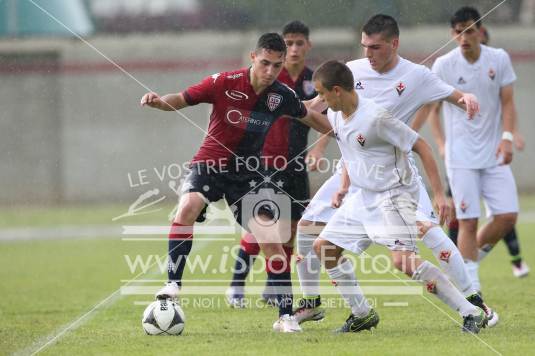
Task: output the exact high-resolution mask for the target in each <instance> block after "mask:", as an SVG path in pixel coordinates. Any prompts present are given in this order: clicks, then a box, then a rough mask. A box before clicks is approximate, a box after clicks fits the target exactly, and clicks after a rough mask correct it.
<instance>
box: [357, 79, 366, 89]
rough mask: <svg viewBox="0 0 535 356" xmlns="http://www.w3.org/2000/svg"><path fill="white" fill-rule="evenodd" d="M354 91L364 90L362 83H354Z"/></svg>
mask: <svg viewBox="0 0 535 356" xmlns="http://www.w3.org/2000/svg"><path fill="white" fill-rule="evenodd" d="M355 89H357V90H362V89H364V87H363V86H362V82H361V81H360V80H359V81H358V82H356V83H355Z"/></svg>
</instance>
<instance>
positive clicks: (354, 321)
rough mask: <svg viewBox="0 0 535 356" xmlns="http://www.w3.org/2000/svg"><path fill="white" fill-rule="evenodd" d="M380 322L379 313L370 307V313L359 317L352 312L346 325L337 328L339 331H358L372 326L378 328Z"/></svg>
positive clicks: (369, 328)
mask: <svg viewBox="0 0 535 356" xmlns="http://www.w3.org/2000/svg"><path fill="white" fill-rule="evenodd" d="M377 324H379V315H378V314H377V313H376V312H375V310H374V309H370V312H369V313H368V315H366V316H364V317H362V318H359V317H357V316H355V315H353V314H350V315H349V317H348V318H347V320H346V322H345V324H344V325H342V327H341V328H339V329H336V330H335V332H337V333H349V332H353V333H357V332H359V331H362V330H371V329H372V328H377Z"/></svg>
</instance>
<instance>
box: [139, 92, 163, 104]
mask: <svg viewBox="0 0 535 356" xmlns="http://www.w3.org/2000/svg"><path fill="white" fill-rule="evenodd" d="M162 103H163V101H162V100H161V99H160V96H159V95H158V94H156V93H153V92H150V93H147V94H145V95H143V96H142V97H141V101H140V104H141V106H145V105H147V106H150V107H151V108H159V107H160V106H161V105H162Z"/></svg>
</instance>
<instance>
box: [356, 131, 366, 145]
mask: <svg viewBox="0 0 535 356" xmlns="http://www.w3.org/2000/svg"><path fill="white" fill-rule="evenodd" d="M357 142H358V143H360V145H361V146H362V147H364V143H365V142H366V137H364V136H362V134H358V136H357Z"/></svg>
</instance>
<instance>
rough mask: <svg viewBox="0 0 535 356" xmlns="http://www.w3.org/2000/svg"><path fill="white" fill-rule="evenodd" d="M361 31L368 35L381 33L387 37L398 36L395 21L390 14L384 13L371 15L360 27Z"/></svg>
mask: <svg viewBox="0 0 535 356" xmlns="http://www.w3.org/2000/svg"><path fill="white" fill-rule="evenodd" d="M362 32H364V33H365V34H366V35H368V36H370V35H374V34H376V33H381V34H382V35H383V36H384V37H385V38H387V39H392V38H396V37H399V27H398V23H397V21H396V20H395V19H394V18H393V17H392V16H388V15H384V14H377V15H374V16H372V17H371V18H370V19H369V20H368V21H367V22H366V23H365V24H364V26H363V27H362Z"/></svg>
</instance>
